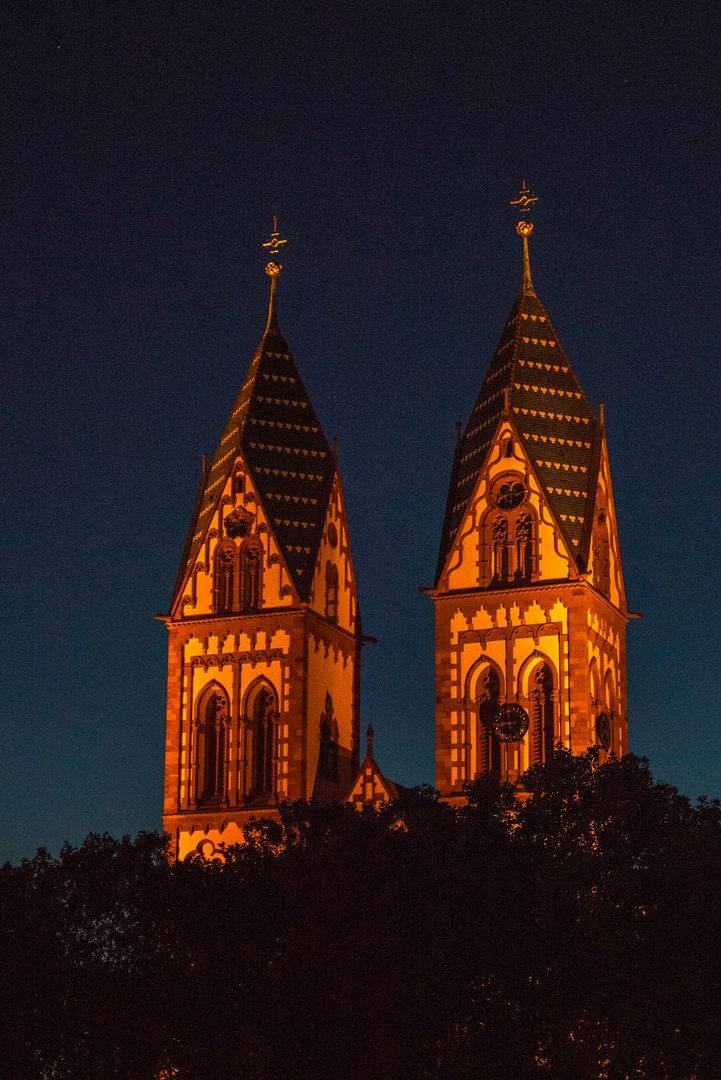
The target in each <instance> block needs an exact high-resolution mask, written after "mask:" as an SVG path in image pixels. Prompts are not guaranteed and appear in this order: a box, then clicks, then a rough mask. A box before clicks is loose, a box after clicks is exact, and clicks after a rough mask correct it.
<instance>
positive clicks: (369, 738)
mask: <svg viewBox="0 0 721 1080" xmlns="http://www.w3.org/2000/svg"><path fill="white" fill-rule="evenodd" d="M374 735H375V731H374V730H373V728H372V727H371V725H370V724H369V725H368V730H367V731H366V757H369V758H370V759H371V761H373V760H374V759H373V736H374Z"/></svg>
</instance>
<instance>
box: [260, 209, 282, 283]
mask: <svg viewBox="0 0 721 1080" xmlns="http://www.w3.org/2000/svg"><path fill="white" fill-rule="evenodd" d="M287 243H288V241H287V240H283V239H282V237H281V235H280V233H279V232H278V218H277V217H276V215H275V214H273V232H272V233H271V234H270V240H266V241H265V243H264V244H263V247H264V248H269V249H270V254H271V255H277V254H278V250H279V248H281V247H282V246H283V244H287ZM282 269H283V267H282V266H281V265H280V263H274V262H269V263H268V265H267V266H266V268H265V272H266V274H268V275H269V276H270V277H277V276H278V274H279V273H280V272H281V270H282Z"/></svg>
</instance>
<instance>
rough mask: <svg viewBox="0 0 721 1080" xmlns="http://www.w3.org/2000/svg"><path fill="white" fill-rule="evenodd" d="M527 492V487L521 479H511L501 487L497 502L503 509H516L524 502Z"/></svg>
mask: <svg viewBox="0 0 721 1080" xmlns="http://www.w3.org/2000/svg"><path fill="white" fill-rule="evenodd" d="M525 494H526V489H525V488H524V486H523V484H522V483H521V481H520V480H513V481H509V482H508V483H505V484H501V486H500V487H499V489H498V495H497V496H496V502H497V503H498V505H499V506H500V508H501V510H515V508H516V507H517V506H520V505H521V503H522V502H523V497H524V495H525Z"/></svg>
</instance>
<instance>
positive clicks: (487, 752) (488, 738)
mask: <svg viewBox="0 0 721 1080" xmlns="http://www.w3.org/2000/svg"><path fill="white" fill-rule="evenodd" d="M478 689H479V693H478V772H479V773H491V774H492V775H493V776H499V777H500V775H501V755H500V746H499V743H498V739H497V738H496V736H495V735H494V734H493V721H494V720H495V718H496V716H497V715H498V710H499V707H500V702H499V698H500V694H501V680H500V679H499V678H498V672H497V671H496V669H495V668H492V667H489V668H487V669H486V670H485V671H484V672H483V674H482V675H481V677H480V679H479V681H478Z"/></svg>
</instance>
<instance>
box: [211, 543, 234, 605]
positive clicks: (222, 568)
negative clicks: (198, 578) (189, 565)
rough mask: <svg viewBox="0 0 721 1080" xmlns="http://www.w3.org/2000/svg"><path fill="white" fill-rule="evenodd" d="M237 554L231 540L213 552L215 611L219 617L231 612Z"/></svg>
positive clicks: (219, 545)
mask: <svg viewBox="0 0 721 1080" xmlns="http://www.w3.org/2000/svg"><path fill="white" fill-rule="evenodd" d="M236 561H237V552H236V548H235V544H234V543H233V541H232V540H225V541H223V543H221V544H218V547H217V550H216V552H215V610H216V612H217V613H218V614H219V615H224V614H225V613H226V612H230V611H232V610H233V598H234V596H235V582H236Z"/></svg>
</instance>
